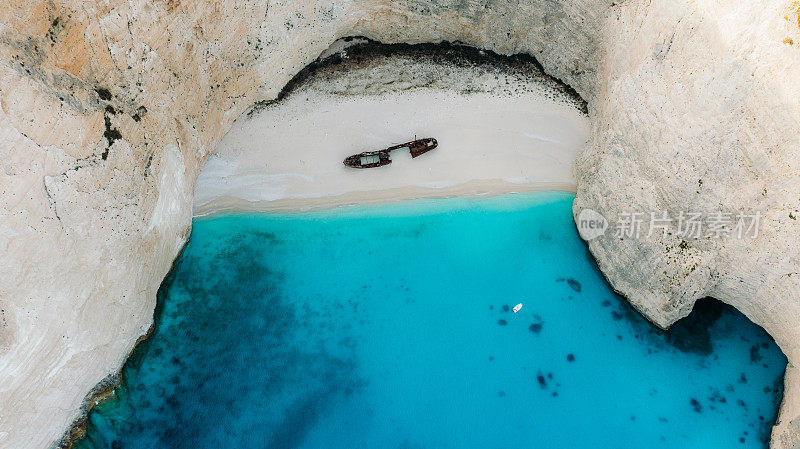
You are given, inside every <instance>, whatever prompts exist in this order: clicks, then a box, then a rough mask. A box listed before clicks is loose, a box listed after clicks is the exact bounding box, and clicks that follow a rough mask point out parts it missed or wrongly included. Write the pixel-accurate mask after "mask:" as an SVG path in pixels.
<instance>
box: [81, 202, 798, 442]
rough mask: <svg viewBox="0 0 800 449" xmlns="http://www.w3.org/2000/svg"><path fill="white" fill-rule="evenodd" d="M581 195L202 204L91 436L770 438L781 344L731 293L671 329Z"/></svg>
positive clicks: (105, 439) (171, 439) (385, 439)
mask: <svg viewBox="0 0 800 449" xmlns="http://www.w3.org/2000/svg"><path fill="white" fill-rule="evenodd" d="M572 199H573V196H572V195H569V194H564V193H539V194H532V195H512V196H504V197H498V198H491V199H469V200H467V199H451V200H435V201H424V202H411V203H403V204H396V205H390V206H381V207H370V208H358V209H340V210H337V211H333V212H325V213H313V214H299V215H280V216H279V215H267V214H263V215H239V216H224V217H218V218H211V219H201V220H197V221H196V222H195V224H194V230H193V232H192V236H191V240H190V243H189V244H188V246H187V247H186V249H185V251H184V252H183V254H182V255H181V257H180V258H179V259H178V261H177V262H176V264H175V268H174V269H173V271H172V273H171V274H170V276H169V277H168V278H167V280H166V281H165V282H164V284H163V285H162V288H161V290H160V292H159V306H158V309H157V311H156V319H157V329H156V332H155V333H154V334H153V336H152V337H151V338H150V340H148V341H147V342H145V343H143V344H142V345H140V346H139V348H137V350H136V351H135V353H134V355H133V357H132V358H131V359H130V360H129V361H128V363H127V364H126V366H125V369H124V371H123V378H124V382H123V385H122V388H121V389H120V390H119V393H118V395H117V396H116V397H115V398H113V399H112V400H110V401H108V402H106V403H104V404H102V405H101V406H100V407H98V408H97V409H96V410H95V411H94V412H93V413H92V414H91V416H90V423H89V430H88V438H87V439H85V440H83V441H81V442H80V443H79V445H78V446H79V447H80V448H83V449H89V448H96V449H99V448H114V449H143V448H192V449H200V448H326V449H327V448H348V449H349V448H403V449H412V448H454V449H455V448H580V447H583V448H588V447H591V448H600V449H602V448H616V449H618V448H636V449H639V448H642V447H648V448H662V447H663V448H676V447H681V448H703V449H714V448H726V449H729V448H735V447H747V448H763V447H766V445H767V441H768V437H769V430H770V426H771V424H772V422H773V421H774V418H775V414H776V411H777V407H778V402H779V400H780V394H781V385H782V382H781V380H782V374H783V369H784V365H785V363H786V360H785V358H784V357H783V355H782V354H781V353H780V351H779V350H778V348H777V347H776V346H775V344H774V343H773V342H772V341H771V340H770V339H769V337H768V336H767V335H766V334H765V333H764V331H763V330H761V329H760V328H758V327H757V326H755V325H753V324H752V323H750V322H749V321H748V320H747V319H746V318H744V317H743V316H742V315H740V314H738V313H736V312H735V311H733V310H731V309H729V308H727V307H724V306H721V305H720V304H719V303H715V302H704V303H701V305H700V307H699V309H700V310H699V311H697V312H695V313H693V315H692V316H691V317H690V318H688V319H687V320H686V321H685V322H681V323H679V324H678V325H676V328H675V330H674V331H672V332H670V333H667V334H664V333H660V332H658V331H656V330H655V329H654V328H653V327H652V326H650V325H649V324H648V323H646V322H645V321H644V320H643V319H642V318H641V317H639V316H638V315H637V314H636V313H635V312H633V311H632V310H631V309H630V307H628V306H627V305H626V304H625V303H624V301H622V300H621V299H620V298H619V297H617V296H616V295H615V294H614V293H613V292H612V291H611V290H610V289H609V287H608V285H607V284H606V283H605V281H604V280H603V278H602V275H601V274H600V273H599V272H598V271H597V270H596V268H595V266H594V263H593V261H592V260H591V257H590V256H589V255H588V254H587V251H586V247H585V245H584V244H583V242H582V241H581V240H580V239H579V237H578V235H577V233H576V232H575V230H574V226H573V224H572V216H571V210H570V208H571V203H572ZM518 302H522V303H523V308H522V310H521V311H520V312H519V313H516V314H515V313H513V312H511V311H509V310H507V308H510V307H513V306H514V305H515V304H517V303H518Z"/></svg>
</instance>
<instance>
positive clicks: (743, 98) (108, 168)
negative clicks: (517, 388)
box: [0, 0, 800, 448]
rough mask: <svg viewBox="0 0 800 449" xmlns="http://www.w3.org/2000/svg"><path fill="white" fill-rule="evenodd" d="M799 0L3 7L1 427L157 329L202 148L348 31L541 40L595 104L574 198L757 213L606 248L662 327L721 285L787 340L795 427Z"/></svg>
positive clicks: (623, 284) (61, 412)
mask: <svg viewBox="0 0 800 449" xmlns="http://www.w3.org/2000/svg"><path fill="white" fill-rule="evenodd" d="M799 20H800V19H798V4H797V3H792V2H785V1H767V2H766V3H764V2H761V3H757V4H756V3H749V2H743V3H739V2H733V1H724V2H717V3H714V4H706V3H702V4H700V3H696V2H692V1H667V0H662V1H656V2H645V1H639V0H633V1H627V2H623V3H621V4H615V3H611V2H599V1H596V0H578V1H558V0H556V1H550V2H529V3H522V4H521V3H519V2H511V1H503V0H501V1H493V2H486V1H471V0H466V1H457V2H450V1H442V2H439V1H411V2H398V3H394V2H389V1H378V0H366V1H361V2H351V1H335V2H334V1H331V0H322V1H313V0H312V1H308V2H283V3H280V2H278V3H274V2H265V1H244V0H237V1H226V2H201V1H195V2H187V1H183V2H181V1H179V0H158V1H155V2H145V1H136V0H133V1H129V2H123V1H120V0H109V1H105V2H95V1H90V2H84V1H79V0H71V1H70V0H64V1H52V0H48V1H36V0H34V1H33V2H20V1H16V0H12V1H10V2H5V3H3V4H2V5H0V161H2V162H0V163H2V171H0V192H2V194H0V222H2V226H0V248H3V256H4V257H3V258H1V259H0V279H2V282H0V326H1V327H0V447H4V448H5V447H9V448H22V447H26V448H46V447H50V446H52V445H53V444H54V443H56V442H57V441H59V440H60V439H61V437H62V436H63V434H64V432H65V429H67V428H68V427H69V426H70V425H71V423H73V422H74V421H75V420H76V419H79V418H80V417H81V416H82V414H83V410H82V406H84V405H85V404H84V398H85V396H86V394H87V393H88V392H89V391H90V390H91V389H92V388H93V387H94V386H95V385H97V384H98V383H99V382H101V381H102V380H103V379H105V378H107V376H108V375H109V374H111V373H114V372H116V371H117V370H118V369H119V368H120V366H121V364H122V362H123V361H124V359H125V357H126V356H127V354H128V353H129V351H130V350H131V348H132V347H133V345H134V343H135V342H136V340H137V339H138V338H139V337H140V336H141V335H142V334H143V333H144V332H145V331H146V330H147V329H148V328H149V326H150V323H151V321H152V311H153V307H154V304H155V292H156V289H157V288H158V285H159V284H160V282H161V280H162V279H163V277H164V275H165V274H166V273H167V271H168V269H169V267H170V263H171V261H172V260H173V258H174V257H175V256H176V254H177V253H178V251H179V250H180V248H181V246H182V244H183V242H184V241H185V239H186V237H187V235H188V231H189V227H190V225H191V203H192V201H191V195H192V188H193V181H194V178H195V176H196V175H197V173H198V171H199V168H200V167H201V166H202V163H203V161H204V159H205V157H206V156H207V155H208V154H209V152H211V151H212V150H213V148H214V147H215V145H216V144H217V142H218V141H219V140H220V139H221V137H222V135H223V134H224V133H225V131H226V130H227V129H228V128H229V127H230V125H231V123H232V122H233V120H234V119H235V118H236V117H237V116H239V115H240V114H241V113H242V112H243V111H245V110H246V108H247V107H249V106H250V105H252V104H253V103H255V102H257V101H261V100H267V99H272V98H275V97H276V96H277V94H278V92H279V91H280V89H281V88H282V87H283V86H284V85H285V84H286V82H288V81H289V79H290V78H291V77H292V76H293V75H294V74H295V73H297V72H298V71H299V70H300V69H301V68H302V67H304V66H305V65H307V64H308V63H310V62H311V61H313V60H314V59H315V58H316V57H317V56H318V55H319V54H320V53H321V52H323V51H324V50H325V49H326V48H327V47H328V46H330V44H331V43H332V42H333V41H335V40H336V39H337V38H339V37H344V36H350V35H364V36H367V37H370V38H373V39H377V40H380V41H384V42H437V41H442V40H448V41H461V42H465V43H467V44H471V45H475V46H478V47H483V48H488V49H491V50H494V51H496V52H498V53H502V54H513V53H528V54H531V55H533V56H535V57H536V58H537V59H538V60H539V61H540V62H541V64H542V65H543V67H544V69H545V70H546V71H547V72H548V73H549V74H551V75H553V76H555V77H556V78H559V79H561V80H563V81H564V82H566V83H567V84H569V85H570V86H572V87H574V88H575V89H576V91H577V92H578V93H579V94H580V95H581V96H582V97H583V98H584V99H586V100H587V101H588V103H589V114H590V118H591V120H592V123H593V125H592V126H593V134H592V140H591V142H590V144H589V146H588V148H587V150H586V152H585V154H584V156H583V157H582V158H581V160H580V161H579V164H578V175H579V176H578V178H579V181H578V182H579V192H578V199H577V200H576V212H578V211H579V210H580V209H581V208H583V207H590V208H592V209H595V210H598V211H602V213H603V214H605V215H606V216H607V217H608V218H609V220H612V221H613V220H615V219H616V218H617V216H618V215H619V214H620V213H621V212H622V211H624V210H627V209H630V208H632V207H638V208H641V209H645V208H651V207H652V208H656V209H667V210H669V211H677V210H678V209H680V208H685V207H687V206H691V207H695V208H701V209H703V208H712V207H719V206H726V207H730V208H746V209H748V210H749V209H758V210H761V211H762V213H763V214H764V216H765V220H764V223H763V226H762V234H761V236H760V237H759V239H758V240H757V241H755V242H749V241H748V242H745V241H730V240H726V241H724V242H720V241H708V240H702V239H701V240H697V241H692V242H688V243H687V244H686V245H683V246H685V248H682V251H683V252H681V253H675V252H674V251H673V249H671V248H674V247H675V244H676V243H678V244H679V242H676V241H675V239H674V238H664V239H654V240H652V241H647V242H642V241H633V240H630V239H622V240H620V239H615V238H613V237H612V236H605V237H601V238H599V239H597V240H594V241H593V242H592V243H591V249H592V251H593V253H594V254H595V255H596V257H597V258H598V261H599V264H600V266H601V268H602V269H603V271H604V273H605V274H606V276H608V278H609V280H610V281H611V283H612V284H613V285H614V287H615V288H617V289H618V290H619V291H621V292H622V293H624V294H625V295H626V296H627V297H629V298H630V300H631V302H632V303H633V304H634V305H635V306H636V307H637V308H638V309H639V310H641V311H642V312H643V313H644V314H646V315H647V316H648V317H650V318H651V319H652V320H653V321H654V322H656V323H658V324H659V325H662V326H667V325H669V324H670V323H672V322H674V321H675V320H676V319H679V318H680V317H681V316H684V315H686V314H687V313H688V312H689V310H690V309H691V305H692V303H693V301H694V300H695V299H696V298H698V297H701V296H705V295H710V296H715V297H718V298H720V299H722V300H724V301H726V302H729V303H731V304H733V305H735V306H736V307H738V308H739V309H740V310H742V311H743V312H744V313H745V314H746V315H747V316H748V317H750V318H751V319H752V320H754V321H755V322H756V323H758V324H760V325H762V326H764V327H765V328H766V329H767V330H768V331H769V332H770V333H771V334H772V335H773V337H774V338H775V339H776V341H777V342H778V344H779V345H780V346H781V348H782V349H783V350H784V352H786V353H787V355H788V356H789V360H790V366H789V369H788V370H787V382H786V386H787V388H786V392H787V397H786V399H785V401H784V405H783V409H782V415H781V418H780V423H779V424H778V426H777V427H776V431H775V433H774V435H773V447H775V448H789V447H798V437H797V424H796V423H797V418H798V416H800V395H799V394H798V393H799V392H798V391H797V389H798V388H800V386H799V385H798V383H800V372H799V371H798V370H797V368H796V367H795V366H796V364H797V363H800V362H798V359H799V358H800V354H799V352H800V351H799V350H798V349H799V348H800V347H799V346H798V343H800V335H799V334H800V325H798V316H800V314H798V313H797V312H798V308H800V289H799V288H798V283H797V276H798V275H797V274H796V273H797V271H798V261H799V260H800V257H799V256H800V255H798V245H797V242H798V239H797V238H796V237H795V235H796V226H797V225H796V221H795V220H794V219H792V218H791V217H790V215H789V213H790V212H792V213H797V212H796V210H797V209H798V208H800V205H799V204H798V203H800V200H798V198H800V192H798V190H800V182H798V179H797V176H798V175H797V168H798V167H797V165H798V157H797V156H796V149H797V148H798V139H800V134H798V132H797V129H798V123H799V122H800V121H799V120H798V109H799V108H800V106H799V105H798V99H800V81H798V80H800V76H798V75H800V73H798V56H800V50H798V45H799V44H800V28H798V27H799V26H800V22H798V21H799ZM698 180H702V181H703V183H702V188H698ZM679 247H680V244H679ZM793 423H794V424H793Z"/></svg>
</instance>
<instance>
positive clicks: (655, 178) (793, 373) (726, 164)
mask: <svg viewBox="0 0 800 449" xmlns="http://www.w3.org/2000/svg"><path fill="white" fill-rule="evenodd" d="M628 6H630V5H628ZM628 6H626V7H624V8H621V9H620V10H619V11H618V16H617V20H618V21H619V23H621V24H624V26H620V27H617V29H615V30H614V31H613V34H612V35H611V36H609V37H607V38H605V39H602V41H603V42H604V43H605V45H604V47H603V52H604V59H603V60H604V63H603V64H604V65H603V67H602V68H601V70H600V72H601V73H603V74H604V76H603V77H601V78H600V79H599V80H598V85H597V96H596V97H595V101H594V102H593V104H592V114H593V120H592V126H593V129H592V132H591V137H590V142H589V144H588V145H587V148H586V149H585V150H584V152H583V154H582V156H581V157H579V161H578V164H577V169H578V173H579V175H578V178H579V187H578V198H577V199H576V201H575V206H574V210H575V212H576V215H577V214H579V213H580V211H581V210H582V209H583V208H586V207H588V208H590V209H593V210H596V211H598V212H600V213H601V214H603V215H604V216H605V217H606V219H607V220H609V222H610V223H611V224H612V225H613V224H615V223H618V222H619V220H620V219H622V220H623V221H627V220H628V219H629V218H630V215H628V214H631V213H642V218H644V219H645V223H644V225H647V224H649V223H648V222H649V220H650V212H655V213H656V216H657V217H659V218H660V217H663V213H664V212H666V213H667V216H668V217H670V218H672V219H673V221H672V222H671V223H669V226H668V233H667V234H664V232H663V229H660V230H659V231H658V232H656V233H654V234H653V235H652V236H651V237H649V238H648V237H647V236H646V233H647V231H645V229H644V227H643V228H642V231H643V232H642V235H641V237H640V238H636V237H635V236H634V237H631V236H630V235H622V236H621V237H620V236H619V235H615V233H613V232H610V231H609V232H607V233H606V235H604V236H603V237H600V238H597V239H594V240H592V241H591V242H590V248H591V250H592V253H593V254H594V255H595V257H596V259H597V261H598V264H599V266H600V268H601V269H602V271H603V273H604V274H605V275H606V277H607V278H608V280H609V281H610V282H611V284H612V285H613V286H614V287H615V288H616V289H617V290H619V291H620V292H621V293H622V294H623V295H625V296H626V297H627V298H628V300H629V301H630V302H631V304H633V306H634V307H636V308H637V309H638V310H639V311H641V312H642V313H643V314H644V315H645V316H647V317H648V318H649V319H650V320H652V321H653V322H654V323H656V324H657V325H658V326H660V327H668V326H670V325H671V324H672V323H674V322H675V321H676V320H678V319H680V318H682V317H684V316H686V315H687V314H689V312H690V311H691V309H692V306H693V305H694V302H695V300H697V299H699V298H702V297H704V296H712V297H715V298H718V299H720V300H722V301H724V302H726V303H728V304H731V305H733V306H735V307H736V308H737V309H739V310H740V311H741V312H743V313H744V314H745V315H746V316H747V317H749V318H750V319H751V320H752V321H754V322H755V323H757V324H758V325H760V326H762V327H764V328H765V329H766V330H767V331H768V332H769V333H770V334H771V335H772V336H773V338H775V340H776V342H777V343H778V345H779V346H780V347H781V349H782V350H783V351H784V353H785V354H786V355H787V357H788V358H789V363H790V366H789V369H788V370H787V374H786V398H785V400H784V402H783V406H782V411H781V416H780V418H779V423H778V424H777V426H776V429H775V432H774V434H773V442H772V447H773V448H789V447H793V448H796V447H800V446H798V443H797V441H798V434H797V425H796V424H792V422H793V420H795V419H796V418H797V417H798V416H799V415H800V403H798V400H800V398H798V395H799V394H800V391H797V390H796V387H795V385H797V382H799V381H800V378H798V377H797V376H798V371H797V368H796V366H797V364H798V363H800V322H798V320H799V318H800V238H798V235H800V234H799V233H800V224H798V222H797V221H796V220H795V215H796V214H798V213H797V212H796V211H797V210H798V209H800V176H799V174H800V171H798V170H799V169H800V157H799V156H798V153H797V151H796V149H797V148H800V133H798V132H797V130H798V125H800V48H797V46H796V45H795V44H792V42H793V41H800V28H798V25H799V23H798V7H797V6H798V5H797V4H794V5H790V4H787V3H782V2H768V3H766V4H762V5H760V6H759V7H757V8H756V7H754V6H753V5H749V4H746V3H734V2H730V3H727V2H726V3H724V4H716V5H710V4H706V3H703V4H693V3H682V2H678V3H674V4H669V5H663V6H661V7H658V8H652V7H651V8H649V9H648V12H647V14H642V13H641V12H640V11H637V10H636V9H635V8H630V7H628ZM612 36H613V38H611V37H612ZM623 174H624V175H627V176H624V177H623ZM681 212H683V213H684V216H685V217H687V218H688V216H689V213H702V214H703V217H704V218H706V219H707V220H705V221H706V226H710V225H711V222H712V221H713V220H710V219H711V218H712V217H713V216H714V215H713V214H715V213H717V212H721V213H725V214H728V213H729V214H731V216H730V219H731V221H732V223H730V228H731V230H732V231H733V230H734V229H733V228H734V227H735V225H736V224H737V223H738V222H739V220H738V218H737V217H738V216H739V214H742V215H743V216H751V215H757V214H758V215H759V216H760V219H759V226H758V234H757V236H756V237H755V238H751V235H743V236H742V238H738V231H737V232H732V233H731V235H724V236H721V237H720V238H717V237H716V236H715V235H713V234H714V233H713V232H711V231H712V229H710V228H706V229H702V230H701V231H700V234H702V236H700V237H699V238H696V237H697V235H698V233H697V232H693V233H691V234H689V233H686V232H683V235H681V231H685V230H686V229H685V227H684V228H683V229H681V230H679V229H678V225H679V217H680V216H681ZM755 221H756V220H755V219H754V218H753V219H751V218H747V219H746V224H747V225H748V226H749V225H750V224H752V223H753V222H755ZM684 224H685V223H684ZM612 227H613V226H612ZM709 234H712V235H710V236H709ZM795 422H796V421H795Z"/></svg>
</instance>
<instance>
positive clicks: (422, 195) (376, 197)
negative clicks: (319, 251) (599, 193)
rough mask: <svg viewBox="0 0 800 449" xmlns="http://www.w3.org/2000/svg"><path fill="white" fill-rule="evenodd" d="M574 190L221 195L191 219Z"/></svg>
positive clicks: (470, 187) (489, 187)
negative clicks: (276, 197)
mask: <svg viewBox="0 0 800 449" xmlns="http://www.w3.org/2000/svg"><path fill="white" fill-rule="evenodd" d="M575 191H576V189H575V185H574V184H571V183H558V182H552V183H549V182H543V183H537V184H535V185H531V184H527V185H525V186H524V188H520V185H519V184H512V183H498V182H497V181H493V180H473V181H468V182H465V183H462V184H459V185H456V186H451V187H443V188H430V187H427V188H426V187H414V186H409V187H398V188H396V189H390V190H372V191H369V190H365V191H360V192H350V193H347V194H343V195H335V196H319V197H309V198H285V199H281V200H274V201H248V200H245V199H242V198H237V197H233V196H221V197H218V198H215V199H214V200H212V201H210V202H208V203H205V204H203V205H202V206H200V207H195V209H194V211H193V218H202V217H209V216H212V215H215V214H224V213H239V212H241V213H248V212H267V213H270V212H280V213H302V212H314V211H322V210H333V209H340V208H347V207H361V206H378V205H386V204H394V203H398V202H403V201H415V200H423V199H444V198H491V197H496V196H502V195H510V194H524V193H532V192H567V193H572V194H574V193H575Z"/></svg>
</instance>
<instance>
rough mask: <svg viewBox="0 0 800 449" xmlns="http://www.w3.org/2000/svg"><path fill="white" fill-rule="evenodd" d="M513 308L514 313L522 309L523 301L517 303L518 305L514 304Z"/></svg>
mask: <svg viewBox="0 0 800 449" xmlns="http://www.w3.org/2000/svg"><path fill="white" fill-rule="evenodd" d="M511 310H513V311H514V313H517V312H519V311H520V310H522V303H519V304H517V305H516V306H514V308H513V309H511Z"/></svg>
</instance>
